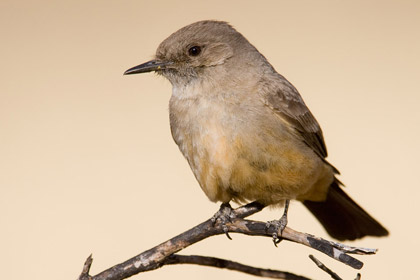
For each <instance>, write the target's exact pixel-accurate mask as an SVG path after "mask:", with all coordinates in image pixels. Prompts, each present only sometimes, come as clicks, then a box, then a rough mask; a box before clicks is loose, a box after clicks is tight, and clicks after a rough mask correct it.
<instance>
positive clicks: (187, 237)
mask: <svg viewBox="0 0 420 280" xmlns="http://www.w3.org/2000/svg"><path fill="white" fill-rule="evenodd" d="M263 208H264V206H262V205H261V204H258V203H255V202H254V203H250V204H248V205H245V206H242V207H239V208H237V209H235V210H233V214H234V217H236V218H234V219H232V221H231V222H228V223H226V224H225V225H222V224H220V223H219V222H216V224H214V222H213V221H212V219H208V220H207V221H205V222H203V223H201V224H199V225H197V226H195V227H193V228H192V229H190V230H188V231H186V232H184V233H182V234H180V235H178V236H175V237H173V238H172V239H170V240H168V241H166V242H163V243H161V244H159V245H157V246H156V247H154V248H151V249H149V250H147V251H145V252H143V253H141V254H139V255H137V256H135V257H133V258H131V259H129V260H127V261H125V262H123V263H121V264H117V265H115V266H113V267H111V268H109V269H107V270H105V271H103V272H101V273H99V274H97V275H95V276H89V269H90V265H91V263H92V259H91V257H89V258H88V260H87V261H86V263H85V266H84V268H83V272H82V274H81V275H80V277H79V278H78V280H121V279H125V278H128V277H130V276H133V275H135V274H138V273H140V272H144V271H150V270H154V269H157V268H160V267H161V266H163V265H165V264H167V262H168V261H169V260H170V258H171V256H173V254H175V253H177V252H179V251H181V250H182V249H184V248H186V247H188V246H190V245H192V244H194V243H196V242H199V241H201V240H203V239H206V238H208V237H210V236H214V235H218V234H224V229H226V228H227V230H228V231H229V232H232V233H242V234H246V235H253V236H267V237H270V238H271V237H272V235H273V232H274V231H273V229H271V228H269V229H267V228H266V223H265V222H259V221H251V220H245V219H244V218H245V217H247V216H249V215H252V214H254V213H256V212H259V211H261V210H262V209H263ZM278 235H279V236H281V238H282V239H283V240H289V241H293V242H296V243H300V244H303V245H306V246H309V247H311V248H313V249H316V250H318V251H320V252H322V253H324V254H326V255H328V256H330V257H332V258H334V259H336V260H338V261H340V262H342V263H345V264H347V265H349V266H351V267H353V268H356V269H360V268H361V267H362V266H363V263H362V262H360V261H359V260H357V259H355V258H353V257H351V256H349V255H348V254H347V253H352V254H374V253H375V252H376V250H374V249H366V248H357V247H350V246H347V245H344V244H341V243H337V242H332V241H327V240H324V239H322V238H319V237H315V236H313V235H310V234H306V233H301V232H298V231H295V230H293V229H291V228H288V227H286V228H285V229H284V231H283V233H282V235H280V233H278ZM224 261H225V262H229V263H233V262H231V261H226V260H224ZM239 265H240V264H239ZM240 266H243V265H240ZM252 269H256V270H258V268H252ZM256 270H255V271H256ZM260 271H261V269H260ZM264 271H265V272H267V271H269V270H264ZM283 273H287V272H283ZM260 276H263V275H260ZM264 276H265V277H268V276H266V275H265V274H264ZM285 279H288V278H285ZM301 279H305V278H301Z"/></svg>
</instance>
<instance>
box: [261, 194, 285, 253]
mask: <svg viewBox="0 0 420 280" xmlns="http://www.w3.org/2000/svg"><path fill="white" fill-rule="evenodd" d="M289 204H290V200H289V199H286V203H285V204H284V212H283V216H281V218H280V219H279V220H274V221H268V222H267V224H266V225H265V228H266V230H268V229H269V228H270V227H271V226H273V227H274V232H273V242H274V245H275V246H276V247H277V244H279V243H280V241H281V237H280V238H279V236H278V232H279V230H280V236H281V235H282V234H283V230H284V229H285V228H286V226H287V211H288V210H289Z"/></svg>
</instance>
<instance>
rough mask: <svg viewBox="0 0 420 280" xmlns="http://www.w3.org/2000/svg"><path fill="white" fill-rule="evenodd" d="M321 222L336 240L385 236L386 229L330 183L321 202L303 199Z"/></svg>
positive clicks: (337, 186)
mask: <svg viewBox="0 0 420 280" xmlns="http://www.w3.org/2000/svg"><path fill="white" fill-rule="evenodd" d="M303 204H304V205H305V206H306V207H307V208H308V209H309V211H311V213H312V214H313V215H315V217H316V218H317V219H318V220H319V221H320V222H321V224H322V225H323V226H324V228H325V229H326V230H327V232H328V234H329V235H331V236H332V237H334V238H336V239H338V240H354V239H358V238H362V237H364V236H368V235H370V236H386V235H388V231H387V230H386V229H385V228H384V227H383V226H382V225H381V224H380V223H379V222H377V221H376V220H375V219H374V218H372V217H371V216H370V215H369V214H368V213H367V212H366V211H365V210H363V209H362V208H361V207H360V206H359V205H357V203H356V202H354V201H353V200H352V199H351V198H350V197H349V196H348V195H347V194H346V193H345V192H344V191H343V190H342V189H341V188H340V186H339V183H338V181H335V182H333V183H332V184H331V187H330V189H329V191H328V195H327V199H326V200H325V201H322V202H314V201H308V200H305V201H303Z"/></svg>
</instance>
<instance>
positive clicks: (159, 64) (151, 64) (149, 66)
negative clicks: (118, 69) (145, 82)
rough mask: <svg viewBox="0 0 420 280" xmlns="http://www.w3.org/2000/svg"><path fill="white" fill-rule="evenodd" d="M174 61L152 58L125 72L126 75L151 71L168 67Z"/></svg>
mask: <svg viewBox="0 0 420 280" xmlns="http://www.w3.org/2000/svg"><path fill="white" fill-rule="evenodd" d="M171 64H172V62H163V61H158V60H151V61H148V62H146V63H143V64H140V65H137V66H134V67H132V68H130V69H128V70H127V71H125V72H124V75H131V74H139V73H146V72H151V71H158V70H163V69H166V67H167V66H168V65H171Z"/></svg>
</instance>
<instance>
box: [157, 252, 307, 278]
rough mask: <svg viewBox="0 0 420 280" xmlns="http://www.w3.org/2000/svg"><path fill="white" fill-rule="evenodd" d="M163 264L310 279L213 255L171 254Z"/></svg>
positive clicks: (261, 275) (274, 276)
mask: <svg viewBox="0 0 420 280" xmlns="http://www.w3.org/2000/svg"><path fill="white" fill-rule="evenodd" d="M163 264H164V265H166V264H197V265H204V266H212V267H217V268H226V269H230V270H235V271H239V272H244V273H247V274H251V275H255V276H260V277H266V278H274V279H285V280H311V279H309V278H306V277H304V276H300V275H296V274H293V273H289V272H284V271H279V270H272V269H264V268H258V267H253V266H249V265H244V264H241V263H238V262H233V261H229V260H225V259H220V258H214V257H205V256H183V255H177V254H174V255H171V256H169V257H168V258H166V259H165V261H164V263H163Z"/></svg>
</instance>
